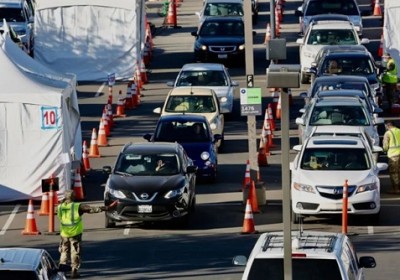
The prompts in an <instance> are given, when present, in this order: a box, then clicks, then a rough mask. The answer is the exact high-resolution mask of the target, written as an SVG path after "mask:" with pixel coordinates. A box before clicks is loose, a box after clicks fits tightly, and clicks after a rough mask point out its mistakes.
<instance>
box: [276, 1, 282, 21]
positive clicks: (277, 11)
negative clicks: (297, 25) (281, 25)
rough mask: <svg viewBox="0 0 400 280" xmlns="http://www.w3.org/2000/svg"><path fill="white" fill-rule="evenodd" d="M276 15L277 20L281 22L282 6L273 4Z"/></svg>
mask: <svg viewBox="0 0 400 280" xmlns="http://www.w3.org/2000/svg"><path fill="white" fill-rule="evenodd" d="M275 10H276V15H277V16H278V21H279V22H282V20H283V14H282V7H281V5H280V4H276V5H275Z"/></svg>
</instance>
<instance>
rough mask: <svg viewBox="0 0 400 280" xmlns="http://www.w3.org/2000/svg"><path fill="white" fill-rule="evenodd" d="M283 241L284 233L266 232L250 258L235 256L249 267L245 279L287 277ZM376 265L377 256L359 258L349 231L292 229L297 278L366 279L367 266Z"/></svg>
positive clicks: (237, 261) (273, 279)
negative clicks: (301, 230)
mask: <svg viewBox="0 0 400 280" xmlns="http://www.w3.org/2000/svg"><path fill="white" fill-rule="evenodd" d="M283 240H284V236H283V232H267V233H263V234H262V235H261V236H260V237H259V238H258V240H257V242H256V244H255V246H254V248H253V250H252V251H251V253H250V256H249V259H248V260H247V258H246V257H245V256H236V257H234V259H233V264H234V265H242V266H246V268H245V270H244V273H243V276H242V280H259V279H268V280H282V279H284V266H283V253H284V243H283ZM375 266H376V262H375V259H374V258H373V257H369V256H365V257H360V258H358V257H357V254H356V251H355V248H354V246H353V244H352V243H351V241H350V239H349V238H348V237H347V236H346V235H345V234H341V233H331V232H320V231H304V232H300V231H297V232H295V231H293V232H292V274H293V280H309V279H324V280H339V279H342V280H350V279H354V280H364V279H365V275H364V268H373V267H375Z"/></svg>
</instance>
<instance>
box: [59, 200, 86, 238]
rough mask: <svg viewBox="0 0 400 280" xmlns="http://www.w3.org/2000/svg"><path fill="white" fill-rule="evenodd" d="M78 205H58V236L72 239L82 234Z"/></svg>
mask: <svg viewBox="0 0 400 280" xmlns="http://www.w3.org/2000/svg"><path fill="white" fill-rule="evenodd" d="M79 206H80V203H75V202H71V203H65V202H64V203H61V204H60V205H58V210H57V216H58V218H59V220H60V235H61V236H63V237H73V236H76V235H78V234H81V233H82V232H83V223H82V218H81V216H80V215H79Z"/></svg>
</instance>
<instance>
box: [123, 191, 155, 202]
mask: <svg viewBox="0 0 400 280" xmlns="http://www.w3.org/2000/svg"><path fill="white" fill-rule="evenodd" d="M124 194H125V196H126V197H127V198H129V199H132V200H135V201H141V202H146V201H148V202H150V201H153V200H154V199H155V198H156V196H157V195H158V193H157V192H129V191H124Z"/></svg>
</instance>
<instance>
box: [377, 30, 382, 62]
mask: <svg viewBox="0 0 400 280" xmlns="http://www.w3.org/2000/svg"><path fill="white" fill-rule="evenodd" d="M382 56H383V34H382V35H381V41H380V44H379V49H378V57H382Z"/></svg>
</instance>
